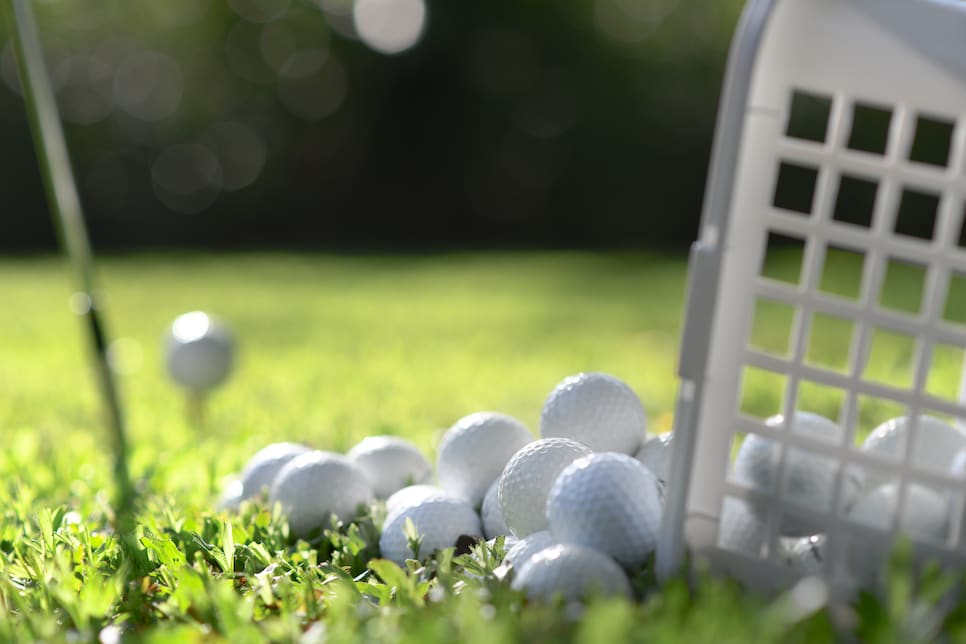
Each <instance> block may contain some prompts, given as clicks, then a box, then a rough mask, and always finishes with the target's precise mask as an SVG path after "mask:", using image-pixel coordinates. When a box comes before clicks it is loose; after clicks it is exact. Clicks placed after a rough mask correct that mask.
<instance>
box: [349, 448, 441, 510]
mask: <svg viewBox="0 0 966 644" xmlns="http://www.w3.org/2000/svg"><path fill="white" fill-rule="evenodd" d="M346 456H347V457H348V458H349V460H350V461H352V462H353V463H355V464H356V465H357V466H358V467H359V469H361V470H362V471H363V472H365V474H366V476H368V477H369V480H370V481H372V489H373V490H374V491H375V493H376V496H377V497H379V498H381V499H385V498H388V497H389V496H390V495H392V494H393V493H394V492H396V491H398V490H400V489H402V488H403V487H405V486H407V485H415V484H419V483H425V482H426V481H428V480H429V479H430V477H431V476H432V474H433V468H432V466H431V465H430V464H429V461H427V460H426V457H425V456H423V454H422V453H421V452H420V451H419V448H417V447H416V446H415V445H413V444H412V443H410V442H409V441H407V440H403V439H402V438H398V437H396V436H369V437H367V438H364V439H362V440H361V441H360V442H359V443H358V444H357V445H356V446H355V447H353V448H352V449H350V450H349V452H348V453H347V454H346Z"/></svg>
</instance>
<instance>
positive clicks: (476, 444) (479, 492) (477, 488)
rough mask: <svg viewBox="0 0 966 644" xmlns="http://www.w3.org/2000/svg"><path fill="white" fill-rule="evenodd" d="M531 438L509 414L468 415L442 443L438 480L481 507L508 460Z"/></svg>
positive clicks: (481, 413) (438, 461)
mask: <svg viewBox="0 0 966 644" xmlns="http://www.w3.org/2000/svg"><path fill="white" fill-rule="evenodd" d="M532 440H533V436H532V435H531V434H530V431H529V430H528V429H527V428H526V427H525V426H524V425H523V423H521V422H520V421H518V420H516V419H515V418H512V417H510V416H507V415H506V414H499V413H496V412H478V413H475V414H470V415H469V416H465V417H463V418H461V419H459V420H458V421H457V422H456V424H455V425H453V426H452V427H451V428H450V429H449V430H448V431H447V432H446V434H445V435H444V436H443V439H442V441H441V442H440V444H439V453H438V455H437V457H436V469H437V473H438V476H439V483H440V485H441V486H442V488H443V489H444V490H446V491H447V492H450V493H452V494H455V495H456V496H459V497H462V498H464V499H466V500H467V501H469V502H470V505H472V506H473V507H475V508H478V507H480V504H481V503H482V502H483V496H484V495H485V494H486V491H487V490H488V489H489V487H490V485H491V484H492V483H493V481H495V480H496V479H497V477H499V476H500V473H501V472H502V471H503V467H504V466H505V465H506V462H507V461H508V460H510V457H511V456H513V455H514V454H515V453H516V451H517V450H518V449H520V448H521V447H523V446H524V445H526V444H527V443H529V442H530V441H532Z"/></svg>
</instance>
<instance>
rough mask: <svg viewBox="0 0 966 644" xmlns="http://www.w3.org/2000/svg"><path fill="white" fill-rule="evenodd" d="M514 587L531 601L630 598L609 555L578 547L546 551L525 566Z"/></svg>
mask: <svg viewBox="0 0 966 644" xmlns="http://www.w3.org/2000/svg"><path fill="white" fill-rule="evenodd" d="M511 587H512V588H514V589H516V590H522V591H523V592H525V593H526V594H527V596H528V597H530V598H531V599H541V600H549V599H552V598H553V597H556V596H558V595H559V596H562V597H563V598H564V600H566V601H577V600H580V599H583V598H585V597H587V596H588V595H591V594H601V595H607V596H615V595H620V596H623V597H627V598H630V597H631V594H632V593H631V584H630V582H629V581H628V579H627V575H625V574H624V571H623V570H621V568H620V566H618V565H617V564H616V563H614V560H613V559H611V558H610V557H608V556H607V555H605V554H603V553H602V552H599V551H597V550H593V549H591V548H585V547H583V546H578V545H575V544H558V545H555V546H550V547H548V548H544V549H543V550H541V551H540V552H538V553H536V554H535V555H533V556H532V557H530V560H529V561H527V562H526V564H524V566H523V568H522V569H520V570H519V571H518V572H517V574H516V575H515V576H514V578H513V583H512V584H511Z"/></svg>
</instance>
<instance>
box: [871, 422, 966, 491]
mask: <svg viewBox="0 0 966 644" xmlns="http://www.w3.org/2000/svg"><path fill="white" fill-rule="evenodd" d="M909 420H910V419H909V418H908V417H906V416H902V417H900V418H893V419H892V420H888V421H886V422H884V423H882V424H881V425H879V426H878V427H876V428H875V429H874V430H872V433H871V434H869V435H868V437H866V439H865V441H864V442H863V443H862V449H863V451H866V452H870V453H873V454H877V455H879V456H882V457H885V458H889V459H893V460H899V459H901V458H902V455H903V449H904V448H905V445H906V444H907V443H908V440H909ZM964 448H966V432H963V430H961V429H959V428H956V427H953V426H952V425H949V424H948V423H944V422H943V421H941V420H940V419H938V418H936V417H934V416H920V417H919V427H918V429H917V430H916V448H915V450H914V451H913V453H912V460H913V463H915V464H916V465H918V466H920V467H928V468H931V469H935V470H939V471H943V472H948V471H949V468H950V466H951V465H952V462H953V458H954V457H955V456H956V453H957V452H958V451H959V450H961V449H964ZM865 478H866V485H867V487H868V488H869V489H872V488H874V487H877V486H879V485H882V484H884V483H887V482H888V480H889V479H888V477H887V476H883V475H882V474H879V473H878V472H876V471H875V470H871V469H870V470H869V471H868V473H867V474H866V477H865Z"/></svg>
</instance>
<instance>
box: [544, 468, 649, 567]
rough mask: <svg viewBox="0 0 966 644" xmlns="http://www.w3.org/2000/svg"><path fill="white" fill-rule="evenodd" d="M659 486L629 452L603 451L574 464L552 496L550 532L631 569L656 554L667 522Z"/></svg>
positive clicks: (555, 484)
mask: <svg viewBox="0 0 966 644" xmlns="http://www.w3.org/2000/svg"><path fill="white" fill-rule="evenodd" d="M659 485H660V484H659V482H658V480H657V477H656V476H654V473H653V472H651V471H650V470H649V469H647V468H646V467H644V466H643V465H641V462H640V461H638V460H636V459H635V458H633V457H632V456H628V455H626V454H618V453H616V452H598V453H596V454H591V455H590V456H584V457H582V458H579V459H577V460H576V461H574V462H573V463H571V464H570V465H568V466H567V467H566V468H565V469H564V470H563V472H561V473H560V476H559V477H558V478H557V480H556V482H554V484H553V487H552V488H551V489H550V494H549V495H548V496H547V519H548V520H549V524H550V533H551V534H552V535H553V536H554V538H555V539H556V540H557V541H559V542H560V543H573V544H578V545H582V546H587V547H589V548H595V549H597V550H600V551H601V552H603V553H605V554H607V555H609V556H611V557H613V558H614V559H615V560H617V562H618V563H620V564H621V565H622V566H624V567H625V568H628V569H633V568H637V567H639V566H640V565H642V564H643V563H644V562H645V561H646V560H647V558H648V556H649V555H650V554H651V552H652V551H653V550H654V546H655V543H656V541H657V532H658V529H659V527H660V523H661V499H660V492H659Z"/></svg>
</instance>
